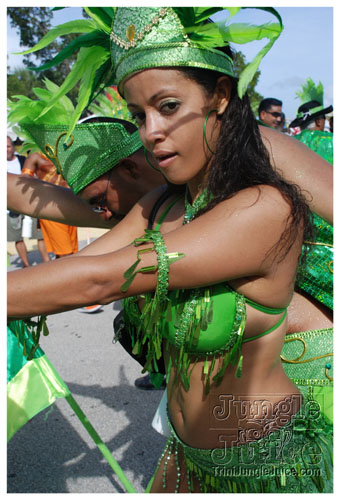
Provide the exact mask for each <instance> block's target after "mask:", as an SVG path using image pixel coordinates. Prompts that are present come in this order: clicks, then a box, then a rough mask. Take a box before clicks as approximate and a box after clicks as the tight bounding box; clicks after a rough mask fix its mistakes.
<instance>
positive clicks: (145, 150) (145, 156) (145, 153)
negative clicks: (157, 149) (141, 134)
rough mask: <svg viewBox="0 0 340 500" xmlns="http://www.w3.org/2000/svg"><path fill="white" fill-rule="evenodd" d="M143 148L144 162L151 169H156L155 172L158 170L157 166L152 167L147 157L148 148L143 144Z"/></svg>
mask: <svg viewBox="0 0 340 500" xmlns="http://www.w3.org/2000/svg"><path fill="white" fill-rule="evenodd" d="M143 149H144V158H145V161H146V163H147V164H148V165H149V167H151V168H152V169H153V170H156V172H159V170H158V168H156V167H154V166H153V165H151V163H150V162H149V159H148V150H147V149H146V147H145V146H143Z"/></svg>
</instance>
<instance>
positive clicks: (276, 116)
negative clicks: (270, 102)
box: [266, 111, 283, 118]
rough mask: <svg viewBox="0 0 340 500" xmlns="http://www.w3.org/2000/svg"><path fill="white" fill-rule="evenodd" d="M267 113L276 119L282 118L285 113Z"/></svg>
mask: <svg viewBox="0 0 340 500" xmlns="http://www.w3.org/2000/svg"><path fill="white" fill-rule="evenodd" d="M266 113H268V114H270V115H272V116H274V117H275V118H282V116H283V113H279V112H278V111H266Z"/></svg>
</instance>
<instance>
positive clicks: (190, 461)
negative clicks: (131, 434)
mask: <svg viewBox="0 0 340 500" xmlns="http://www.w3.org/2000/svg"><path fill="white" fill-rule="evenodd" d="M288 407H289V404H288V405H287V409H288ZM280 408H281V409H280V415H281V410H282V407H281V406H280ZM274 414H275V412H274ZM279 418H281V416H280V417H279ZM169 428H170V432H171V435H170V438H169V439H168V441H167V443H166V446H165V449H164V452H163V454H162V456H161V458H160V460H159V463H158V466H159V465H160V462H161V461H162V460H163V459H164V462H163V471H162V474H163V488H164V489H166V488H167V480H168V479H167V467H168V463H169V461H170V459H171V458H174V462H175V466H176V470H177V481H176V485H175V486H174V493H177V492H179V488H180V486H181V485H182V484H183V483H184V482H186V484H187V488H188V490H189V492H193V491H194V486H193V485H194V480H195V482H196V483H197V482H198V484H199V487H200V492H201V493H332V492H333V428H332V426H330V425H329V424H328V423H327V421H325V419H324V418H323V415H322V413H321V412H320V409H319V406H318V403H317V402H315V401H314V402H307V403H306V404H305V405H303V407H302V408H301V409H300V410H299V412H298V413H297V414H296V415H295V416H294V417H293V418H292V419H290V421H289V423H287V424H286V425H284V426H283V427H281V426H280V425H278V426H277V427H276V430H273V431H272V432H270V434H268V435H265V436H263V437H260V438H259V439H257V440H256V441H250V442H245V443H244V444H238V445H237V446H233V447H227V446H225V447H221V448H216V449H212V450H209V449H200V448H192V447H191V446H188V445H187V444H185V443H184V442H183V441H182V440H181V439H180V438H179V436H178V435H177V433H176V431H175V429H174V427H173V426H172V424H171V422H170V421H169ZM256 428H257V427H256ZM262 428H264V427H263V426H262ZM222 442H223V439H222ZM180 451H181V452H182V453H183V455H184V460H185V469H186V473H184V471H183V465H182V464H181V463H180V458H179V456H180V455H179V452H180Z"/></svg>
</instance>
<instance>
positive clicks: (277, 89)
mask: <svg viewBox="0 0 340 500" xmlns="http://www.w3.org/2000/svg"><path fill="white" fill-rule="evenodd" d="M198 3H199V2H197V4H198ZM218 3H219V2H216V4H218ZM238 3H239V4H241V2H238ZM270 3H273V2H270ZM312 3H313V2H312V1H310V2H309V4H312ZM195 4H196V3H195ZM248 4H251V2H248ZM257 4H259V5H261V2H257ZM285 4H287V5H289V2H288V1H286V2H285ZM323 4H324V5H325V7H320V6H317V7H314V6H308V7H307V6H302V7H299V6H298V7H291V6H289V7H276V9H277V10H278V12H279V13H280V15H281V17H282V20H283V24H284V26H285V28H284V31H283V33H282V34H281V36H280V38H279V39H278V40H277V41H276V43H275V45H274V47H273V48H272V50H271V51H270V52H269V53H268V54H267V55H266V56H265V58H264V59H263V61H262V63H261V66H260V70H261V76H260V80H259V84H258V86H257V88H256V89H257V90H258V92H260V93H261V94H262V95H263V96H264V97H276V98H278V99H281V100H282V101H283V110H284V112H285V113H286V116H287V118H288V119H292V118H294V117H295V114H296V110H297V108H298V106H299V100H298V99H296V95H295V93H296V91H297V90H299V89H300V88H301V85H302V83H304V82H305V80H306V79H307V78H308V77H311V78H312V79H313V80H314V81H315V83H318V82H319V81H321V82H322V83H323V86H324V104H325V105H328V104H333V8H332V7H330V5H332V2H324V3H323ZM143 5H146V4H145V3H143ZM188 5H190V3H189V4H188ZM191 5H192V4H191ZM297 5H304V2H300V3H298V4H297ZM80 16H81V8H80V7H72V8H67V9H64V10H62V11H57V12H56V13H55V18H54V22H53V24H54V25H57V24H60V23H63V22H66V21H69V20H72V19H79V18H80ZM274 20H275V19H274V17H273V16H271V15H270V14H268V13H265V12H261V11H256V10H255V9H245V10H244V11H243V12H242V13H239V14H238V15H237V21H242V22H249V23H256V24H257V23H264V22H268V21H274ZM235 21H236V18H235ZM7 42H8V53H10V52H13V51H16V50H20V48H19V45H18V37H17V36H16V35H15V32H14V31H13V30H11V29H8V36H7ZM265 42H266V41H265V40H264V41H260V42H252V43H250V44H247V45H237V46H235V48H237V49H240V50H241V51H242V52H243V53H244V54H245V57H246V60H247V61H251V59H252V58H253V57H254V55H255V54H256V53H257V52H258V51H259V49H260V48H261V47H262V46H263V45H264V44H265ZM21 50H22V49H21ZM8 64H9V65H10V67H11V68H15V67H17V66H20V65H21V57H20V56H9V59H8Z"/></svg>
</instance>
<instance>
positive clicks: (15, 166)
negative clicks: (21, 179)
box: [7, 155, 21, 175]
mask: <svg viewBox="0 0 340 500" xmlns="http://www.w3.org/2000/svg"><path fill="white" fill-rule="evenodd" d="M7 172H8V173H9V174H17V175H19V174H21V167H20V161H19V158H18V157H17V156H16V155H14V158H13V160H10V161H8V160H7Z"/></svg>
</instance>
